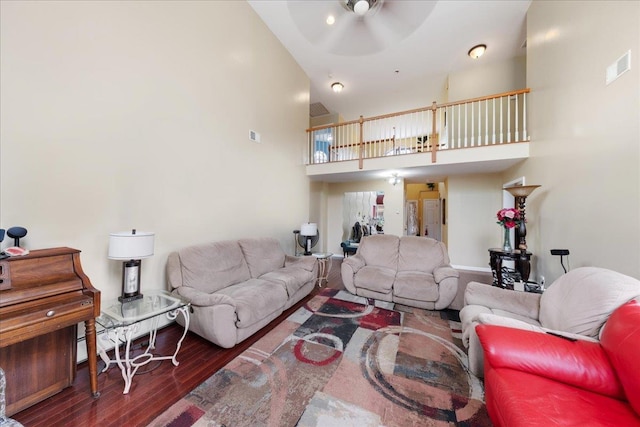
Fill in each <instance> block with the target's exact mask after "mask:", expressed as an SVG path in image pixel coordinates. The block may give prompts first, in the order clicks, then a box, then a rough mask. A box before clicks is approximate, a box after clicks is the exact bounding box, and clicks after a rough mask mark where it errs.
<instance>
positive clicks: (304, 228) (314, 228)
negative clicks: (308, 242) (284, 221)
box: [300, 222, 318, 236]
mask: <svg viewBox="0 0 640 427" xmlns="http://www.w3.org/2000/svg"><path fill="white" fill-rule="evenodd" d="M300 234H301V235H302V236H315V235H316V234H318V224H316V223H314V222H307V223H305V224H302V225H301V226H300Z"/></svg>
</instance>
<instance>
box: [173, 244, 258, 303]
mask: <svg viewBox="0 0 640 427" xmlns="http://www.w3.org/2000/svg"><path fill="white" fill-rule="evenodd" d="M178 255H179V257H180V263H181V265H182V268H181V270H182V286H189V287H192V288H195V289H198V290H200V291H203V292H207V293H212V292H215V291H217V290H219V289H222V288H225V287H227V286H229V285H233V284H235V283H239V282H242V281H245V280H247V279H249V278H250V277H251V276H250V273H249V268H248V267H247V263H246V262H245V260H244V256H243V255H242V251H241V250H240V246H239V245H238V243H237V242H235V241H222V242H215V243H208V244H203V245H195V246H190V247H188V248H184V249H181V250H180V251H178Z"/></svg>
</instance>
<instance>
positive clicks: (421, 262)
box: [341, 234, 458, 310]
mask: <svg viewBox="0 0 640 427" xmlns="http://www.w3.org/2000/svg"><path fill="white" fill-rule="evenodd" d="M341 274H342V282H343V283H344V286H345V288H346V289H347V290H348V291H349V292H351V293H353V294H355V295H359V296H362V297H366V298H374V299H377V300H382V301H391V302H396V303H399V304H404V305H409V306H412V307H419V308H426V309H429V310H442V309H444V308H447V307H449V304H451V302H452V301H453V300H454V298H455V296H456V291H457V290H458V271H457V270H455V269H454V268H453V267H451V264H450V262H449V254H448V253H447V248H446V246H445V245H444V243H442V242H439V241H437V240H434V239H431V238H428V237H417V236H402V237H398V236H393V235H389V234H375V235H372V236H367V237H363V238H362V240H361V241H360V246H359V247H358V251H357V252H356V254H355V255H353V256H350V257H348V258H345V259H344V261H343V262H342V266H341Z"/></svg>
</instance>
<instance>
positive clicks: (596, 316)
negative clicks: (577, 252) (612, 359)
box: [540, 267, 640, 338]
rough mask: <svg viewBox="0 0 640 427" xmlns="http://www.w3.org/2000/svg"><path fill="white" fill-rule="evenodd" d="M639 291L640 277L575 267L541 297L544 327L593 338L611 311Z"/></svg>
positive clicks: (541, 318)
mask: <svg viewBox="0 0 640 427" xmlns="http://www.w3.org/2000/svg"><path fill="white" fill-rule="evenodd" d="M639 295H640V281H638V280H637V279H634V278H633V277H629V276H625V275H624V274H621V273H618V272H615V271H611V270H606V269H604V268H598V267H581V268H576V269H574V270H572V271H570V272H568V273H567V274H565V275H563V276H560V277H559V278H558V279H557V280H556V281H555V282H554V283H553V284H552V285H551V286H549V288H548V289H547V290H546V291H545V292H544V294H542V297H541V298H540V323H541V324H542V326H544V327H545V328H550V329H557V330H560V331H566V332H573V333H575V334H580V335H586V336H589V337H592V338H596V337H598V334H599V332H600V329H601V328H602V325H603V324H604V322H605V321H606V320H607V319H608V318H609V316H610V315H611V313H612V312H613V311H614V310H615V309H616V308H618V307H620V306H621V305H622V304H624V303H625V302H627V301H629V300H631V299H633V298H635V297H637V296H639Z"/></svg>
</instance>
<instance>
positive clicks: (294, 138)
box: [0, 1, 310, 300]
mask: <svg viewBox="0 0 640 427" xmlns="http://www.w3.org/2000/svg"><path fill="white" fill-rule="evenodd" d="M0 7H1V9H0V11H1V13H0V17H1V22H0V29H1V37H0V38H1V45H0V49H1V56H0V59H1V61H2V62H1V64H0V65H1V68H2V73H1V74H0V78H1V80H0V84H1V86H0V96H1V108H0V114H1V116H0V122H1V123H2V126H1V134H0V138H1V146H0V150H1V151H0V153H1V160H0V161H1V165H0V166H1V171H0V178H1V183H0V201H1V206H0V225H1V226H2V228H7V227H10V226H14V225H22V226H25V227H27V228H28V229H29V234H28V235H27V237H26V238H25V239H24V244H25V246H26V247H27V248H29V249H37V248H45V247H54V246H71V247H75V248H78V249H80V250H82V256H81V257H82V263H83V266H84V269H85V271H86V273H87V274H88V276H89V277H90V278H91V280H92V282H93V284H94V285H95V286H96V287H97V288H98V289H100V290H101V291H102V292H103V300H104V299H110V298H114V297H116V296H117V295H118V294H119V292H120V275H121V268H122V267H121V263H120V262H118V261H110V260H108V259H107V244H108V235H109V232H113V231H120V230H127V229H130V228H134V227H135V228H137V229H139V230H146V231H154V232H155V233H156V245H155V256H153V257H152V258H149V259H147V260H145V261H144V262H143V265H142V269H143V271H142V290H143V292H144V289H145V288H147V289H150V288H164V287H165V280H164V265H165V261H166V257H167V255H168V253H169V252H170V251H173V250H175V249H178V248H180V247H183V246H186V245H189V244H194V243H200V242H208V241H214V240H219V239H234V238H239V237H246V236H273V237H276V238H278V239H279V240H280V241H281V242H282V244H283V245H284V246H285V249H286V250H287V252H289V253H292V252H293V238H292V230H293V229H294V228H297V227H298V226H299V224H301V223H302V222H303V221H306V220H307V218H308V217H309V193H310V184H309V180H308V178H307V177H306V175H305V173H304V168H303V166H302V159H303V153H302V147H303V144H301V143H300V142H301V141H304V140H305V137H306V136H305V129H306V127H307V125H308V120H309V117H308V114H309V80H308V78H307V77H306V75H305V73H304V72H303V71H302V70H301V69H300V67H299V66H298V65H297V64H296V63H295V61H294V60H293V59H292V58H291V56H290V55H289V54H288V52H286V51H285V49H284V48H283V47H282V46H281V44H280V43H279V42H278V40H277V39H276V38H275V37H274V36H273V35H272V34H271V33H270V31H269V30H268V29H267V28H266V26H265V25H264V24H263V23H262V21H260V20H259V19H258V17H257V15H256V14H255V13H254V12H253V10H252V9H251V7H250V6H249V5H248V4H246V3H245V2H237V1H210V2H198V1H195V2H186V1H160V2H96V1H86V2H83V1H73V2H52V1H48V2H5V1H3V2H1V3H0ZM250 129H251V130H255V131H257V132H259V133H260V134H261V136H262V143H261V144H256V143H253V142H250V141H249V138H248V135H249V130H250ZM9 243H10V242H8V239H7V240H5V242H3V248H4V247H7V246H9Z"/></svg>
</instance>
